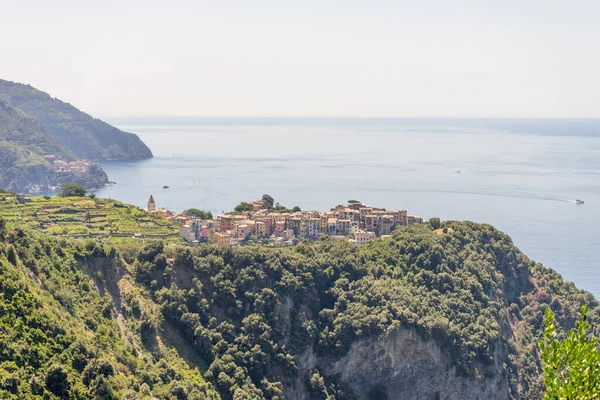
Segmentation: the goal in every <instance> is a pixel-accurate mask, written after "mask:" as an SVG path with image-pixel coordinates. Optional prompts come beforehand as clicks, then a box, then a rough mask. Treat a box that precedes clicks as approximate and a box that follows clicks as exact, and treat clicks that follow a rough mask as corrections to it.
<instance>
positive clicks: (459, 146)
mask: <svg viewBox="0 0 600 400" xmlns="http://www.w3.org/2000/svg"><path fill="white" fill-rule="evenodd" d="M106 120H107V121H108V122H110V123H112V124H114V125H116V126H117V127H119V128H121V129H123V130H125V131H129V132H134V133H136V134H138V135H139V136H140V138H141V139H142V140H143V141H144V142H145V143H146V144H147V145H148V146H149V147H150V148H151V149H152V151H153V153H154V155H155V158H153V159H151V160H147V161H141V162H109V163H104V164H103V167H104V168H105V170H106V172H107V174H108V176H109V179H111V180H113V181H116V182H117V184H116V185H114V186H113V187H111V188H105V189H102V190H100V191H99V192H98V195H99V196H102V197H111V198H115V199H119V200H122V201H124V202H127V203H132V204H135V205H138V206H140V207H145V206H146V202H147V200H148V197H149V196H150V194H152V195H154V198H155V199H156V202H157V206H158V207H165V208H169V209H171V210H174V211H182V210H184V209H187V208H191V207H194V208H199V209H204V210H209V211H212V212H213V214H216V213H220V212H222V211H229V210H232V209H233V207H235V205H237V204H239V203H240V202H241V201H246V200H255V199H259V198H260V197H261V196H262V195H263V194H264V193H268V194H270V195H272V196H273V197H274V198H275V201H277V202H279V203H281V204H283V205H286V206H288V207H291V206H296V205H297V206H300V207H301V208H302V209H303V210H304V209H316V210H320V211H325V210H328V209H329V208H331V207H333V206H335V205H337V204H342V203H345V202H346V201H347V200H350V199H357V200H360V201H362V202H364V203H367V204H369V205H373V206H379V207H386V208H402V209H407V210H408V212H409V214H416V215H421V216H423V217H424V218H429V217H434V216H437V217H440V218H441V219H442V220H471V221H476V222H485V223H489V224H492V225H494V226H495V227H497V228H499V229H501V230H502V231H504V232H506V233H507V234H509V235H510V236H511V237H512V238H513V241H514V242H515V244H516V245H517V246H518V247H519V248H520V249H521V250H522V251H523V252H525V253H526V254H527V255H528V256H529V257H531V258H532V259H534V260H536V261H538V262H542V263H544V265H546V266H547V267H551V268H554V269H555V270H557V271H558V272H560V273H561V274H562V275H563V277H564V278H565V279H567V280H569V281H572V282H574V283H575V284H576V285H577V286H578V287H579V288H582V289H586V290H589V291H591V292H592V293H593V294H594V295H595V296H596V298H600V270H599V269H598V266H599V263H598V260H600V230H599V227H598V224H599V223H600V207H599V205H600V120H592V119H588V120H584V119H576V120H568V119H535V120H534V119H334V118H157V117H149V118H141V117H138V118H128V117H127V118H126V117H118V118H116V117H115V118H106ZM458 171H460V173H459V172H458ZM164 185H168V186H169V188H168V189H163V186H164ZM577 198H579V199H582V200H584V201H585V204H583V205H577V204H575V199H577Z"/></svg>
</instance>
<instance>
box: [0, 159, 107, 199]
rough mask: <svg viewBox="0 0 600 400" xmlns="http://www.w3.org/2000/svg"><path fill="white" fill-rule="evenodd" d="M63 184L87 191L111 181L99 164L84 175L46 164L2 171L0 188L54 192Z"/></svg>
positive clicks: (0, 173)
mask: <svg viewBox="0 0 600 400" xmlns="http://www.w3.org/2000/svg"><path fill="white" fill-rule="evenodd" d="M63 183H78V184H80V185H83V186H84V187H85V188H87V189H100V188H102V187H103V186H104V185H106V184H107V183H109V181H108V177H107V175H106V173H105V172H104V170H103V169H102V168H101V167H100V166H99V165H97V164H95V165H94V166H93V167H91V168H89V170H87V171H86V172H84V173H82V174H73V173H69V172H59V171H56V170H54V169H53V168H51V167H48V166H47V165H45V164H38V165H30V166H22V167H14V166H13V167H10V168H5V169H2V171H0V187H2V188H6V189H8V190H11V191H15V192H26V193H36V192H45V191H54V190H56V189H58V187H60V185H61V184H63Z"/></svg>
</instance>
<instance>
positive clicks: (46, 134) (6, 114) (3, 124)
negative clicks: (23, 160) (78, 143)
mask: <svg viewBox="0 0 600 400" xmlns="http://www.w3.org/2000/svg"><path fill="white" fill-rule="evenodd" d="M4 141H6V142H10V143H12V144H13V145H15V146H19V147H21V148H23V150H27V151H29V152H30V153H34V154H36V155H41V156H43V155H46V154H52V155H55V156H57V157H59V158H61V159H63V160H65V161H72V160H74V159H75V156H74V155H73V153H72V152H71V151H70V150H69V149H67V148H66V147H65V145H64V144H62V142H61V141H60V139H58V137H57V136H56V135H54V134H53V133H52V132H50V131H49V130H47V129H46V128H44V127H43V126H41V125H40V124H39V122H37V121H35V120H34V119H32V118H31V117H29V116H28V115H27V114H25V113H24V112H23V111H21V110H19V109H17V108H15V107H13V106H11V105H10V104H8V103H6V102H4V101H1V100H0V142H4Z"/></svg>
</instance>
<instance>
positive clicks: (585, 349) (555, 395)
mask: <svg viewBox="0 0 600 400" xmlns="http://www.w3.org/2000/svg"><path fill="white" fill-rule="evenodd" d="M544 323H545V325H546V330H545V338H544V339H545V340H543V341H540V350H541V353H542V368H543V370H544V383H545V384H546V394H545V396H544V398H545V399H598V398H600V352H599V351H598V338H596V337H595V336H594V335H591V336H589V337H588V331H589V329H590V324H589V322H588V320H587V307H586V306H583V307H582V308H581V317H580V318H579V320H578V321H577V326H576V328H575V329H573V330H570V331H569V332H568V334H567V337H566V338H564V339H562V340H561V339H558V338H557V332H556V326H555V317H554V314H553V313H552V311H551V310H550V309H547V310H546V318H545V320H544Z"/></svg>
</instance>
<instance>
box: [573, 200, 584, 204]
mask: <svg viewBox="0 0 600 400" xmlns="http://www.w3.org/2000/svg"><path fill="white" fill-rule="evenodd" d="M575 203H577V204H583V203H584V201H583V200H580V199H577V200H575Z"/></svg>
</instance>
